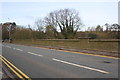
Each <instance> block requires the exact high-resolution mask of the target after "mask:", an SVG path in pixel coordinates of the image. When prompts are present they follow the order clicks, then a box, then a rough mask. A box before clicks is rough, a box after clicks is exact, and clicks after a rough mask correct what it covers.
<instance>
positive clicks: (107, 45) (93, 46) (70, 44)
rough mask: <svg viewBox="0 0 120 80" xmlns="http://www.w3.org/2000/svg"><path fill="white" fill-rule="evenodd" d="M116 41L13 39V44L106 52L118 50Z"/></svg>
mask: <svg viewBox="0 0 120 80" xmlns="http://www.w3.org/2000/svg"><path fill="white" fill-rule="evenodd" d="M118 42H120V40H102V41H101V40H90V41H89V39H75V40H64V39H63V40H14V41H13V43H15V44H24V45H33V46H50V47H62V48H70V49H88V50H99V51H107V52H116V53H117V52H118Z"/></svg>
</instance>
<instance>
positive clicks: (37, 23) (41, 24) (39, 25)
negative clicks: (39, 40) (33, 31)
mask: <svg viewBox="0 0 120 80" xmlns="http://www.w3.org/2000/svg"><path fill="white" fill-rule="evenodd" d="M35 26H36V27H37V28H38V30H39V31H40V32H42V31H44V29H45V22H44V20H43V19H38V20H36V21H35Z"/></svg>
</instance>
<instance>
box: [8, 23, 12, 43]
mask: <svg viewBox="0 0 120 80" xmlns="http://www.w3.org/2000/svg"><path fill="white" fill-rule="evenodd" d="M8 28H9V30H8V31H9V42H10V43H11V28H12V23H9V27H8Z"/></svg>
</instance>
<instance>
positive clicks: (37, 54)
mask: <svg viewBox="0 0 120 80" xmlns="http://www.w3.org/2000/svg"><path fill="white" fill-rule="evenodd" d="M28 53H29V54H32V55H36V56H43V55H39V54H35V53H32V52H28Z"/></svg>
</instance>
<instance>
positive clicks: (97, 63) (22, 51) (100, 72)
mask: <svg viewBox="0 0 120 80" xmlns="http://www.w3.org/2000/svg"><path fill="white" fill-rule="evenodd" d="M1 57H3V59H4V60H5V59H6V60H7V61H9V62H10V63H11V64H13V65H14V66H15V67H16V68H17V69H19V70H20V71H21V72H22V73H21V74H23V75H25V76H26V77H29V78H118V59H117V58H111V57H101V56H93V55H85V54H82V53H73V52H67V51H62V50H54V49H46V48H38V47H32V46H23V45H15V44H8V43H4V44H3V45H2V56H1Z"/></svg>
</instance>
